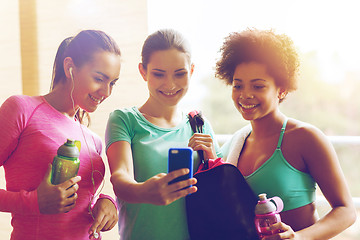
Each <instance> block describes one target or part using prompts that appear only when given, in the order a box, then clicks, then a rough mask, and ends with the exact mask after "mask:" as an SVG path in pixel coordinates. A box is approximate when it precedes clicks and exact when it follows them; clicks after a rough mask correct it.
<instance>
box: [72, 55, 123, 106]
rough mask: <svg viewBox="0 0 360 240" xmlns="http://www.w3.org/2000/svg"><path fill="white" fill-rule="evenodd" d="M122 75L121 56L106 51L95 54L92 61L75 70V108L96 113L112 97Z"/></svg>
mask: <svg viewBox="0 0 360 240" xmlns="http://www.w3.org/2000/svg"><path fill="white" fill-rule="evenodd" d="M119 74H120V56H118V55H116V54H113V53H109V52H106V51H97V52H95V53H94V55H93V58H92V60H91V61H89V62H87V63H85V64H84V65H83V66H81V67H80V68H77V67H75V68H74V69H73V79H74V90H73V93H72V96H73V99H74V104H75V108H76V107H80V108H82V109H84V110H85V111H87V112H94V111H95V110H96V109H97V107H98V105H99V104H100V103H101V102H103V101H104V100H105V99H106V98H107V97H109V96H110V94H111V91H112V88H113V86H114V85H115V83H116V81H117V80H118V78H119Z"/></svg>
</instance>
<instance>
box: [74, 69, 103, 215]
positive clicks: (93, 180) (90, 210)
mask: <svg viewBox="0 0 360 240" xmlns="http://www.w3.org/2000/svg"><path fill="white" fill-rule="evenodd" d="M70 76H71V80H72V88H71V92H70V97H71V102H72V105H73V110H74V112H76V109H75V101H74V97H73V93H74V88H75V83H74V78H73V75H72V72H71V75H70ZM79 126H80V129H81V134H82V135H83V138H84V141H85V144H86V148H87V151H88V155H89V158H90V162H91V183H92V185H93V196H92V197H91V198H90V200H89V207H88V209H89V213H90V215H91V217H92V218H93V219H94V220H95V217H94V215H93V213H92V209H91V203H92V201H93V200H94V198H96V197H97V196H98V195H100V192H101V191H102V189H103V188H104V186H105V181H104V176H103V175H102V173H101V172H100V171H99V170H94V163H93V161H92V157H91V153H90V148H89V144H88V142H87V140H86V137H85V133H84V130H83V128H82V126H81V123H79ZM94 172H98V173H99V174H100V176H101V179H102V181H101V184H102V185H101V188H100V190H99V192H98V193H97V194H96V188H95V179H94Z"/></svg>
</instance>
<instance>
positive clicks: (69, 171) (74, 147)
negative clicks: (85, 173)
mask: <svg viewBox="0 0 360 240" xmlns="http://www.w3.org/2000/svg"><path fill="white" fill-rule="evenodd" d="M79 150H80V142H79V141H75V140H72V139H67V141H66V142H65V143H64V144H63V145H61V146H60V147H59V148H58V150H57V155H56V156H55V157H54V160H53V163H52V171H51V183H52V184H54V185H57V184H60V183H63V182H65V181H67V180H69V179H70V178H72V177H75V176H76V175H77V173H78V171H79V166H80V160H79V155H80V153H79Z"/></svg>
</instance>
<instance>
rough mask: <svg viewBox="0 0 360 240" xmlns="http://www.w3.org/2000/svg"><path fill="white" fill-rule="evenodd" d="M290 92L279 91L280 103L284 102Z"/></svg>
mask: <svg viewBox="0 0 360 240" xmlns="http://www.w3.org/2000/svg"><path fill="white" fill-rule="evenodd" d="M287 94H288V92H287V91H286V90H285V89H282V88H281V89H280V90H279V94H278V98H279V100H280V101H282V100H284V98H285V97H286V96H287Z"/></svg>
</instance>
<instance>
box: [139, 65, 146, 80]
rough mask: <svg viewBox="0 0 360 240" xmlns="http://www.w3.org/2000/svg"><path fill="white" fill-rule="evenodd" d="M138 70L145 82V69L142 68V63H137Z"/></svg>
mask: <svg viewBox="0 0 360 240" xmlns="http://www.w3.org/2000/svg"><path fill="white" fill-rule="evenodd" d="M139 72H140V74H141V76H142V78H143V79H144V81H145V82H147V78H146V69H145V68H144V65H143V64H142V63H139Z"/></svg>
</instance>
